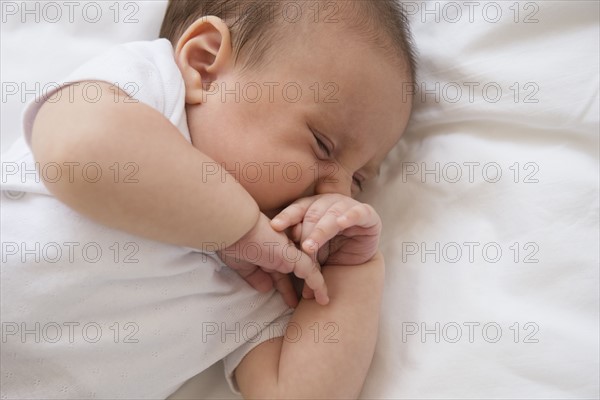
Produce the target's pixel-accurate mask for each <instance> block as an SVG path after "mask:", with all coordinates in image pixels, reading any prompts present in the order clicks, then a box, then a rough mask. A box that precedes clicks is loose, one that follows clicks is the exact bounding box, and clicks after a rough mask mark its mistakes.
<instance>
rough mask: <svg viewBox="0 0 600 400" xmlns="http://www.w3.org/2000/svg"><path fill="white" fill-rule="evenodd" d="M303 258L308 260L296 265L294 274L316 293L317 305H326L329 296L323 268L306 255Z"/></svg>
mask: <svg viewBox="0 0 600 400" xmlns="http://www.w3.org/2000/svg"><path fill="white" fill-rule="evenodd" d="M303 256H304V257H306V259H304V260H302V261H301V262H298V263H297V264H296V268H295V269H294V274H295V275H296V276H297V277H298V278H300V279H304V283H305V284H306V285H308V287H309V288H311V289H312V290H313V291H314V294H315V299H316V301H317V303H319V304H321V305H326V304H327V303H329V296H328V295H327V286H326V285H325V279H324V278H323V274H321V268H320V267H319V264H318V263H316V262H313V261H312V260H311V259H310V257H308V256H307V255H306V254H303ZM307 261H308V262H307Z"/></svg>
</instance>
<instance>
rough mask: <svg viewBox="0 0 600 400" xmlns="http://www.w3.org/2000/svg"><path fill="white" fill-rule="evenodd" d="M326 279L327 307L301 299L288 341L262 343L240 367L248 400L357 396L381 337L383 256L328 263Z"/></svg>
mask: <svg viewBox="0 0 600 400" xmlns="http://www.w3.org/2000/svg"><path fill="white" fill-rule="evenodd" d="M323 276H324V277H325V281H326V283H327V287H328V289H329V296H330V303H329V305H328V306H326V307H321V306H319V305H318V304H317V303H316V302H315V301H314V300H307V299H303V300H302V301H301V302H300V305H299V306H298V308H297V309H296V310H295V312H294V314H293V316H292V320H291V322H290V324H289V325H288V330H289V334H288V335H287V336H286V337H288V338H289V339H285V338H286V337H284V338H277V339H275V340H273V341H267V342H264V343H262V344H260V345H258V346H257V347H256V348H254V349H253V350H252V351H251V352H250V353H248V354H247V355H246V357H245V358H244V359H243V360H242V362H241V363H240V365H239V366H238V367H237V369H236V379H237V382H238V385H239V387H240V390H241V391H242V394H243V395H244V397H245V398H271V399H274V398H277V399H285V398H295V399H299V398H323V399H325V398H330V399H331V398H356V397H357V396H358V395H359V393H360V390H361V388H362V385H363V382H364V379H365V377H366V374H367V371H368V368H369V365H370V363H371V358H372V356H373V352H374V349H375V342H376V338H377V328H378V322H379V309H380V305H381V294H382V291H383V282H384V279H383V278H384V262H383V257H382V256H381V255H380V254H379V253H378V254H377V255H376V256H375V257H373V258H372V259H371V260H370V261H368V262H367V263H365V264H361V265H351V266H348V265H346V266H343V265H328V266H325V267H324V268H323ZM299 332H300V333H301V336H300V338H299V339H298V340H297V341H296V337H297V335H298V333H299ZM332 332H335V333H334V334H332ZM328 334H330V336H328Z"/></svg>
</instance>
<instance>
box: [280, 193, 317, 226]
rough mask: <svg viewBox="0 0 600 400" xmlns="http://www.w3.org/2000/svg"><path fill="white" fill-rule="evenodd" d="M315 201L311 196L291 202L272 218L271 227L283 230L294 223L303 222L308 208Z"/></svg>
mask: <svg viewBox="0 0 600 400" xmlns="http://www.w3.org/2000/svg"><path fill="white" fill-rule="evenodd" d="M313 201H314V199H311V198H303V199H299V200H297V201H295V202H294V203H292V204H290V205H289V206H287V207H286V208H285V209H284V210H283V211H281V212H280V213H279V214H277V215H276V216H275V217H274V218H273V219H272V220H271V227H272V228H273V229H275V230H276V231H279V232H281V231H283V230H285V229H287V228H289V227H290V226H292V225H296V224H298V223H300V222H302V220H303V219H304V214H306V210H308V207H309V206H310V205H311V204H312V203H313Z"/></svg>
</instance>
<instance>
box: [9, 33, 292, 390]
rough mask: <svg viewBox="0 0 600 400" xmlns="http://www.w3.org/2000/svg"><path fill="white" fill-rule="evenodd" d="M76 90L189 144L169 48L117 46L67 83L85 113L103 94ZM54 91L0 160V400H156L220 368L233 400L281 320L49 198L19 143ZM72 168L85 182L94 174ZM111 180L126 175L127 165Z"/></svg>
mask: <svg viewBox="0 0 600 400" xmlns="http://www.w3.org/2000/svg"><path fill="white" fill-rule="evenodd" d="M82 81H106V82H108V83H111V84H115V85H116V86H118V87H119V88H120V89H122V90H124V91H125V92H127V93H128V94H129V95H130V96H131V97H133V98H134V99H137V100H139V101H141V102H144V103H147V104H148V105H150V106H151V107H153V108H155V109H156V110H158V111H159V112H161V113H162V114H163V115H164V116H165V117H166V118H168V119H169V120H170V121H171V122H172V123H173V124H174V125H175V126H177V127H178V128H179V130H180V131H181V134H182V135H183V136H184V137H185V138H186V140H188V141H190V136H189V132H188V128H187V122H186V114H185V104H184V83H183V79H182V77H181V74H180V72H179V70H178V68H177V66H176V64H175V60H174V56H173V49H172V47H171V44H170V43H169V42H168V41H167V40H165V39H160V40H156V41H153V42H135V43H128V44H125V45H120V46H118V47H116V48H113V49H112V50H110V51H108V52H107V53H105V54H103V55H101V56H99V57H97V58H96V59H94V60H92V61H90V62H88V63H87V64H85V65H84V66H82V67H81V68H79V69H78V70H76V71H75V72H74V73H73V74H71V75H70V76H69V77H68V78H67V79H66V80H65V85H66V84H67V83H74V82H79V83H76V84H74V85H72V86H70V87H69V89H71V90H85V91H86V92H85V93H86V96H88V98H89V99H90V101H93V100H94V99H96V98H97V96H114V93H102V92H100V93H99V92H98V88H99V86H97V85H94V84H90V83H86V84H84V83H82ZM56 86H57V88H58V85H56ZM55 92H56V91H53V92H52V93H43V94H42V95H43V96H42V97H44V98H38V99H36V100H35V101H33V102H32V103H31V104H30V105H28V107H27V109H26V111H25V118H24V133H25V139H26V140H25V141H24V140H20V141H19V142H17V143H16V144H15V145H14V146H13V147H12V149H11V151H10V152H9V153H8V154H6V155H5V156H4V157H3V165H2V185H1V189H2V196H1V197H2V199H1V201H2V206H1V218H2V219H1V232H2V270H1V275H0V276H1V279H0V281H1V296H2V298H1V313H0V315H1V318H2V343H1V349H2V353H1V354H2V358H1V363H2V365H1V367H2V398H46V399H50V398H61V399H63V398H92V397H97V398H112V399H117V398H123V399H132V398H136V399H141V398H165V397H167V396H169V395H170V394H171V393H173V392H174V391H175V390H177V389H178V388H179V387H180V386H181V385H182V384H183V383H184V382H185V381H187V380H188V379H190V378H192V377H193V376H195V375H196V374H198V373H199V372H201V371H203V370H205V369H206V368H208V367H209V366H210V365H212V364H213V363H215V362H217V361H219V360H221V359H224V361H225V373H226V376H227V378H228V380H229V382H230V385H231V387H232V390H234V391H236V390H237V388H236V386H235V381H234V380H233V378H232V373H233V371H234V369H235V367H236V366H237V365H238V363H239V362H240V361H241V359H242V357H243V356H244V355H245V354H246V353H247V352H248V351H250V350H251V349H252V348H253V347H254V346H256V345H257V344H259V343H261V342H263V341H265V340H268V339H270V338H273V337H277V336H282V335H283V334H284V328H285V326H286V324H287V322H288V320H289V317H290V314H291V310H290V309H288V308H287V307H286V305H285V304H284V302H283V300H282V298H281V296H280V295H279V294H278V293H276V292H274V291H271V292H270V293H267V294H260V293H258V292H257V291H256V290H254V289H253V288H251V287H250V286H249V285H248V284H247V283H246V282H245V281H244V280H243V279H242V278H241V277H240V276H239V275H238V274H237V273H236V272H235V271H233V270H231V269H229V268H228V267H227V266H225V265H224V264H223V263H222V261H221V260H220V259H219V258H218V257H216V256H215V255H214V254H205V253H201V252H199V251H196V250H194V249H189V248H184V247H178V246H173V245H169V244H164V243H159V242H155V241H151V240H147V239H143V238H139V237H137V236H133V235H130V234H127V233H123V232H120V231H117V230H114V229H110V228H107V227H104V226H101V225H99V224H96V223H95V222H93V221H91V220H89V219H87V218H86V217H84V216H81V215H79V214H77V213H76V212H74V211H72V210H71V209H69V208H68V207H67V206H65V205H64V204H62V203H61V202H59V201H58V200H57V199H55V198H54V197H53V196H52V195H51V194H50V193H49V192H48V191H47V190H46V188H45V187H44V185H43V184H42V182H41V179H40V174H47V175H45V176H46V177H48V176H54V175H51V174H54V173H56V171H57V170H56V168H55V166H52V165H40V166H39V169H40V172H39V173H38V172H35V165H34V160H33V157H32V154H31V151H30V149H29V147H28V146H27V144H26V143H25V142H28V143H30V138H31V127H32V122H33V120H34V118H35V116H36V113H37V111H38V110H39V108H40V107H41V105H42V104H43V100H44V99H47V101H55V100H56V97H54V98H53V97H52V95H53V94H54V95H56V93H55ZM66 92H67V91H63V92H62V93H63V95H67V93H66ZM124 134H126V133H125V132H124ZM115 145H118V143H115ZM190 145H191V144H190ZM72 168H73V169H72V172H73V173H74V174H77V173H79V174H86V175H85V176H86V177H87V178H88V179H95V176H96V175H95V174H96V173H97V172H98V169H97V168H96V166H94V165H73V167H72ZM115 170H118V171H119V172H120V173H121V174H123V175H122V176H121V177H122V178H124V176H126V175H128V174H130V177H132V178H134V177H135V166H132V165H129V166H126V165H119V166H115ZM115 170H111V171H102V173H116V172H115ZM165 190H169V188H165Z"/></svg>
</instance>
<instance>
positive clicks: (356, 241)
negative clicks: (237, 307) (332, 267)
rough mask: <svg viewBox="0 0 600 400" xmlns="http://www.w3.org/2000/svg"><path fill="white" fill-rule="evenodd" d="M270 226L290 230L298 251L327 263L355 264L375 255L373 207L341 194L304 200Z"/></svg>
mask: <svg viewBox="0 0 600 400" xmlns="http://www.w3.org/2000/svg"><path fill="white" fill-rule="evenodd" d="M271 226H272V227H273V228H274V229H275V230H277V231H283V230H285V229H287V228H289V227H293V228H292V236H293V237H294V238H295V239H297V240H299V241H300V243H301V246H302V247H301V248H302V249H303V250H304V251H305V252H306V253H308V254H309V255H312V256H313V257H315V255H318V260H319V261H320V262H321V263H324V262H325V260H327V264H337V265H358V264H364V263H365V262H367V261H369V260H370V259H371V258H373V256H375V254H376V252H377V245H378V242H379V235H380V234H381V218H379V215H378V214H377V212H375V210H374V209H373V207H371V206H370V205H368V204H363V203H360V202H358V201H356V200H354V199H352V198H350V197H347V196H343V195H341V194H323V195H318V196H312V197H306V198H302V199H299V200H297V201H295V202H294V203H292V204H291V205H290V206H288V207H287V208H285V209H284V210H283V211H282V212H281V213H279V214H278V215H277V216H276V217H275V218H273V221H271Z"/></svg>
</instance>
